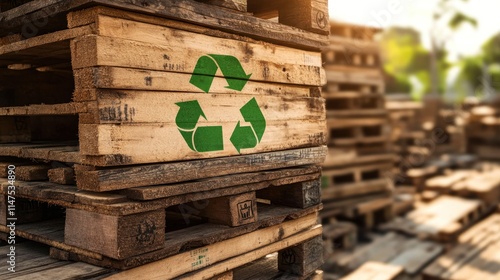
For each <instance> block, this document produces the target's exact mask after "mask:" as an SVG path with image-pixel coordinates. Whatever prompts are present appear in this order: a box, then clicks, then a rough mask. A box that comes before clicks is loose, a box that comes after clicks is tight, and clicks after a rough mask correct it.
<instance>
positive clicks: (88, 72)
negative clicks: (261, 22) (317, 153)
mask: <svg viewBox="0 0 500 280" xmlns="http://www.w3.org/2000/svg"><path fill="white" fill-rule="evenodd" d="M74 76H75V87H76V88H78V89H82V90H79V91H78V92H76V93H75V96H74V98H75V100H77V101H83V100H97V93H99V91H96V90H83V89H87V88H88V89H92V88H102V89H117V90H118V89H127V90H153V91H180V92H199V93H202V92H203V91H202V90H201V89H199V88H197V87H194V86H193V85H192V84H190V83H189V80H190V79H191V75H190V74H186V73H176V72H165V71H153V70H143V69H133V68H121V67H95V68H92V67H91V68H83V69H76V70H74ZM226 86H227V81H226V80H225V79H224V78H221V77H215V78H214V80H213V83H212V87H211V88H210V92H211V93H218V94H222V93H224V94H234V90H233V89H229V88H226ZM240 94H254V95H272V96H293V97H319V96H318V95H316V94H314V93H313V92H312V90H311V88H310V87H307V86H295V85H286V84H273V83H264V82H255V81H248V82H247V84H246V85H245V87H244V88H243V89H242V90H241V92H240Z"/></svg>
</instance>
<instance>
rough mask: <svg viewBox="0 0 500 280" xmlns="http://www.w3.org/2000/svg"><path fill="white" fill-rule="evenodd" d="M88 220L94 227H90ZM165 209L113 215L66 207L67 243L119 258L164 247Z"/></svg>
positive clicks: (65, 240) (65, 230)
mask: <svg viewBox="0 0 500 280" xmlns="http://www.w3.org/2000/svg"><path fill="white" fill-rule="evenodd" d="M88 223H90V224H91V225H92V226H91V227H89V226H88ZM164 240H165V211H164V210H156V211H152V212H146V213H141V214H135V215H129V216H110V215H103V214H97V213H93V212H87V211H83V210H77V209H66V223H65V226H64V242H65V243H67V244H68V245H71V246H76V247H79V248H82V249H85V250H88V251H92V252H96V253H99V254H102V255H105V256H108V257H111V258H115V259H125V258H127V257H131V256H136V255H139V254H142V253H146V252H150V251H154V250H157V249H160V248H162V247H163V245H164V244H163V242H164Z"/></svg>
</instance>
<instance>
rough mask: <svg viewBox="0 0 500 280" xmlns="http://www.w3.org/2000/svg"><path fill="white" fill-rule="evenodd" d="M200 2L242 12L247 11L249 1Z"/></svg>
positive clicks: (222, 0)
mask: <svg viewBox="0 0 500 280" xmlns="http://www.w3.org/2000/svg"><path fill="white" fill-rule="evenodd" d="M200 2H204V3H207V4H210V5H215V6H221V7H224V8H229V9H233V10H237V11H240V12H246V11H247V1H246V0H201V1H200Z"/></svg>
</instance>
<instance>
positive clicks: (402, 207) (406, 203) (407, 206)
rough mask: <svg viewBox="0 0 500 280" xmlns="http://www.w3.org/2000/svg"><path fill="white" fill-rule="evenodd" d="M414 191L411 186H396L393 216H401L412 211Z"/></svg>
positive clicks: (414, 197)
mask: <svg viewBox="0 0 500 280" xmlns="http://www.w3.org/2000/svg"><path fill="white" fill-rule="evenodd" d="M415 199H416V190H415V188H414V187H413V186H397V187H396V188H394V204H393V215H394V217H396V216H401V215H404V214H406V213H408V212H410V211H411V210H412V209H413V204H414V202H415Z"/></svg>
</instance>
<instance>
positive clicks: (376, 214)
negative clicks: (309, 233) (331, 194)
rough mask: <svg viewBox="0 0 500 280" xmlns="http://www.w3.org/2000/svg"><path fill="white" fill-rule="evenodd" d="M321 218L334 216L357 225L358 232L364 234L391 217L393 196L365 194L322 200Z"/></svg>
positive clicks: (388, 194) (387, 194)
mask: <svg viewBox="0 0 500 280" xmlns="http://www.w3.org/2000/svg"><path fill="white" fill-rule="evenodd" d="M323 204H324V209H323V211H322V212H321V213H320V217H321V218H322V219H331V218H333V217H334V218H336V219H339V220H340V221H348V222H352V223H355V224H356V225H357V226H358V234H359V235H364V234H366V233H368V232H369V231H371V230H373V229H374V228H376V227H377V226H379V225H382V224H385V223H387V222H389V221H391V220H392V219H393V217H394V216H393V212H394V211H393V198H392V196H391V194H390V193H379V194H372V195H366V196H362V197H358V198H352V199H344V200H341V201H323Z"/></svg>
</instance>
